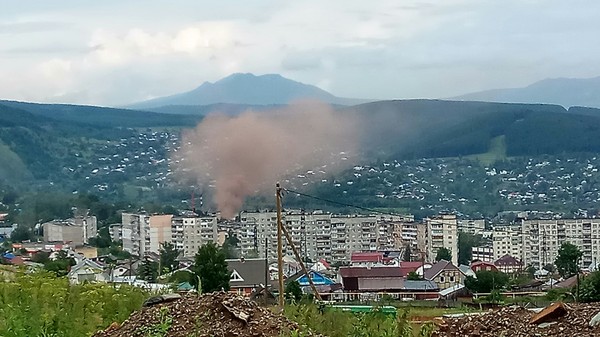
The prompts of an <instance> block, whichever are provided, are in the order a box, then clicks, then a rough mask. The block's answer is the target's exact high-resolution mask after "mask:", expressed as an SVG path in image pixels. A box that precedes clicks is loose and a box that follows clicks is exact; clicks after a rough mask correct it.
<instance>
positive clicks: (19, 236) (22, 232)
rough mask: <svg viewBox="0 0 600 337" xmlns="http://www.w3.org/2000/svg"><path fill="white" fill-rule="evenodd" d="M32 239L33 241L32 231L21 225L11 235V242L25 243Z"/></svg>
mask: <svg viewBox="0 0 600 337" xmlns="http://www.w3.org/2000/svg"><path fill="white" fill-rule="evenodd" d="M31 239H33V233H31V229H29V228H27V227H25V226H21V225H19V226H18V227H17V228H16V229H15V230H14V231H13V232H12V233H11V234H10V240H11V241H12V242H23V241H27V240H31Z"/></svg>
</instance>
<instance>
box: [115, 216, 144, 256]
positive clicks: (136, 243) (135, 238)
mask: <svg viewBox="0 0 600 337" xmlns="http://www.w3.org/2000/svg"><path fill="white" fill-rule="evenodd" d="M121 224H122V226H123V228H122V229H121V236H122V238H123V250H124V251H126V252H129V253H130V254H131V255H134V256H144V254H145V253H146V251H147V250H148V249H149V247H148V246H149V244H150V237H149V233H148V232H149V231H150V216H149V215H147V214H135V213H122V214H121ZM146 238H147V239H146Z"/></svg>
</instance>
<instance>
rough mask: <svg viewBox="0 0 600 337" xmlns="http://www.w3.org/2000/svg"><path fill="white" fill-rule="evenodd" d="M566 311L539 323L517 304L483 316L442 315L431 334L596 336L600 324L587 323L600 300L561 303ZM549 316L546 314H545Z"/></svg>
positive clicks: (446, 336)
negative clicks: (451, 316)
mask: <svg viewBox="0 0 600 337" xmlns="http://www.w3.org/2000/svg"><path fill="white" fill-rule="evenodd" d="M564 308H566V312H565V313H563V314H562V316H560V317H552V318H550V319H547V320H546V321H545V322H544V323H541V324H532V323H530V321H531V319H532V317H534V316H535V315H536V313H535V312H534V311H531V310H528V309H525V308H521V307H507V308H502V309H499V310H492V311H489V312H487V313H485V314H483V315H469V316H463V317H460V318H444V319H443V323H442V324H440V326H439V330H437V331H435V332H434V333H433V335H432V336H437V337H450V336H481V337H492V336H493V337H497V336H505V337H509V336H510V337H525V336H569V337H584V336H600V326H596V327H590V325H589V322H590V320H591V318H592V317H594V315H596V314H597V313H598V312H600V303H590V304H569V305H566V304H565V305H564ZM549 317H550V316H549Z"/></svg>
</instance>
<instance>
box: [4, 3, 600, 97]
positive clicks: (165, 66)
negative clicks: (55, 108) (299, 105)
mask: <svg viewBox="0 0 600 337" xmlns="http://www.w3.org/2000/svg"><path fill="white" fill-rule="evenodd" d="M598 13H600V1H593V0H590V1H572V2H571V1H562V0H561V1H555V0H547V1H534V0H503V1H498V0H472V1H467V0H443V1H437V0H436V1H434V0H431V1H412V0H402V1H397V0H377V1H364V0H327V1H322V0H321V1H313V0H306V1H275V0H270V1H268V0H265V1H259V0H257V1H225V0H224V1H204V0H171V1H157V0H144V1H128V0H102V1H92V0H53V1H48V0H42V1H35V0H29V1H8V0H0V98H2V99H13V100H23V101H35V102H61V103H78V104H95V105H107V106H118V105H125V104H128V103H133V102H139V101H143V100H146V99H150V98H155V97H160V96H165V95H170V94H174V93H180V92H185V91H189V90H192V89H194V88H195V87H197V86H199V85H200V84H202V83H203V82H205V81H209V82H214V81H217V80H219V79H220V78H223V77H225V76H227V75H230V74H232V73H236V72H244V73H247V72H250V73H254V74H257V75H259V74H267V73H278V74H281V75H283V76H285V77H287V78H290V79H293V80H296V81H300V82H303V83H307V84H313V85H316V86H318V87H320V88H322V89H325V90H328V91H330V92H331V93H333V94H335V95H337V96H341V97H352V98H365V99H402V98H446V97H452V96H456V95H460V94H464V93H469V92H474V91H480V90H486V89H494V88H511V87H522V86H526V85H528V84H531V83H533V82H535V81H538V80H542V79H546V78H556V77H571V78H588V77H596V76H600V62H598V60H599V59H600V44H598V43H597V41H598V36H600V20H598V19H597V15H598Z"/></svg>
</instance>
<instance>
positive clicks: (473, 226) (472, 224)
mask: <svg viewBox="0 0 600 337" xmlns="http://www.w3.org/2000/svg"><path fill="white" fill-rule="evenodd" d="M458 231H459V232H465V233H469V234H481V233H482V232H483V231H485V219H477V220H473V219H460V220H458Z"/></svg>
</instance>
